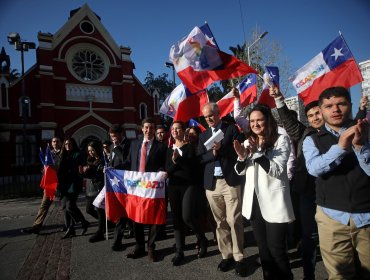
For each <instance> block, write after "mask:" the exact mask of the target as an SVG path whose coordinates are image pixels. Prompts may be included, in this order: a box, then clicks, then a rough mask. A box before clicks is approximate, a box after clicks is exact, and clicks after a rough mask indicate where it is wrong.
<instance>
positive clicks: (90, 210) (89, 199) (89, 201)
mask: <svg viewBox="0 0 370 280" xmlns="http://www.w3.org/2000/svg"><path fill="white" fill-rule="evenodd" d="M95 198H96V196H86V213H87V214H89V215H90V216H92V217H93V218H95V219H98V212H97V211H96V208H95V206H94V205H93V202H94V200H95Z"/></svg>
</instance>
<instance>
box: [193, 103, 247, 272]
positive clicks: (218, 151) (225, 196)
mask: <svg viewBox="0 0 370 280" xmlns="http://www.w3.org/2000/svg"><path fill="white" fill-rule="evenodd" d="M202 113H203V116H204V118H205V119H206V122H207V124H208V126H209V128H208V129H207V130H206V131H205V132H203V133H202V134H201V135H200V138H199V146H198V154H199V156H200V157H201V164H202V165H203V167H204V181H203V184H204V188H205V189H206V195H207V199H208V202H209V204H210V207H211V210H212V213H213V216H214V218H215V220H216V223H217V228H216V233H217V243H218V248H219V250H220V252H221V255H222V261H221V262H220V264H219V265H218V270H220V271H222V272H225V271H228V270H230V269H231V268H232V267H234V265H235V273H236V274H237V275H240V276H244V275H245V269H244V268H243V259H244V255H243V237H244V229H243V220H242V214H241V202H242V197H241V190H240V184H241V177H240V176H238V175H237V174H236V173H235V170H234V166H235V163H236V160H237V155H236V153H235V151H234V148H233V141H234V140H238V139H239V138H240V137H241V135H240V133H239V131H238V128H237V127H236V126H235V125H234V124H227V123H224V122H222V121H221V119H220V110H219V108H218V106H217V104H215V103H208V104H206V105H205V106H204V107H203V109H202ZM217 130H221V131H222V132H223V133H224V138H223V139H222V140H221V141H220V142H218V143H215V144H214V145H213V147H212V148H211V149H210V150H208V151H207V149H206V147H205V145H204V143H205V142H206V141H207V140H208V139H209V138H210V137H211V136H212V135H213V134H214V133H216V132H217ZM235 262H236V263H235Z"/></svg>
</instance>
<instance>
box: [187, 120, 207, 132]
mask: <svg viewBox="0 0 370 280" xmlns="http://www.w3.org/2000/svg"><path fill="white" fill-rule="evenodd" d="M194 126H197V127H199V129H200V131H201V132H204V131H206V128H205V127H204V126H203V125H201V124H200V123H198V122H197V121H196V120H194V119H190V120H189V127H194Z"/></svg>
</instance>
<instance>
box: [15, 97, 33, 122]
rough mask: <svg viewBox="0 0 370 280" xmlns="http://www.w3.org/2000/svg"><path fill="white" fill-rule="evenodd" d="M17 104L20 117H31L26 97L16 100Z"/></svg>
mask: <svg viewBox="0 0 370 280" xmlns="http://www.w3.org/2000/svg"><path fill="white" fill-rule="evenodd" d="M18 102H19V116H20V117H27V118H29V117H31V99H30V98H29V97H28V96H22V97H21V98H19V100H18Z"/></svg>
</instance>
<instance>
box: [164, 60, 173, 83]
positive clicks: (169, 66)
mask: <svg viewBox="0 0 370 280" xmlns="http://www.w3.org/2000/svg"><path fill="white" fill-rule="evenodd" d="M164 65H165V66H166V67H167V68H172V84H173V88H175V87H176V80H175V66H174V65H173V63H171V62H166V63H165V64H164Z"/></svg>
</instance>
